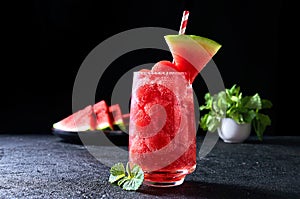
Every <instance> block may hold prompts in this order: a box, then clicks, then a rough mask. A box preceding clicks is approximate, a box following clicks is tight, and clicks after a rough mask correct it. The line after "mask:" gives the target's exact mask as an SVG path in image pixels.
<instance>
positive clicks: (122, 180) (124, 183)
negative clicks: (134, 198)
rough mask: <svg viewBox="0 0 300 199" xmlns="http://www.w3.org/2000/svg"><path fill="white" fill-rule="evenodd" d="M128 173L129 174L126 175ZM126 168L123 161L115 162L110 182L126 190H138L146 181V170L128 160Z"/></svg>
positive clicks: (111, 170)
mask: <svg viewBox="0 0 300 199" xmlns="http://www.w3.org/2000/svg"><path fill="white" fill-rule="evenodd" d="M126 173H127V175H126ZM126 173H125V168H124V165H123V164H122V163H116V164H114V165H113V166H112V167H111V169H110V176H109V180H108V181H109V182H110V183H112V184H115V185H118V186H120V187H122V188H123V189H124V190H128V191H131V190H137V189H138V188H139V187H140V186H141V185H142V183H143V181H144V172H143V170H142V168H141V167H140V166H138V165H137V164H134V165H133V166H132V167H131V164H130V163H129V162H127V165H126Z"/></svg>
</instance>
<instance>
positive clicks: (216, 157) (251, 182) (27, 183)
mask: <svg viewBox="0 0 300 199" xmlns="http://www.w3.org/2000/svg"><path fill="white" fill-rule="evenodd" d="M198 140H201V138H199V139H198ZM200 144H201V143H199V144H198V146H200ZM125 148H126V146H125ZM103 153H108V154H107V155H108V156H109V155H110V154H109V152H103ZM108 177H109V167H107V166H105V165H104V164H102V163H101V162H99V161H98V160H97V159H95V158H94V157H93V156H92V155H91V154H90V153H89V152H88V151H87V150H86V148H85V147H84V146H83V145H80V144H72V143H66V142H64V141H63V140H62V139H61V138H58V137H56V136H54V135H3V134H2V135H0V198H1V199H2V198H4V199H5V198H122V199H127V198H176V199H177V198H218V199H219V198H231V199H232V198H264V199H267V198H281V199H282V198H289V199H292V198H299V196H300V137H265V139H264V141H263V142H262V143H260V142H258V141H257V140H256V139H255V138H250V139H248V140H247V141H246V142H245V143H242V144H226V143H224V142H223V141H221V140H220V141H219V142H218V143H217V145H216V146H215V147H214V149H213V150H212V151H211V153H209V154H208V155H207V156H206V157H205V158H204V159H201V160H200V159H199V158H198V162H197V169H196V171H195V172H194V173H193V174H190V175H188V176H187V178H186V180H185V182H184V183H183V184H182V185H181V186H178V187H172V188H153V187H147V186H145V185H142V186H141V187H140V189H139V190H138V191H131V192H129V191H124V190H122V189H121V188H119V187H116V186H112V185H111V184H109V183H108Z"/></svg>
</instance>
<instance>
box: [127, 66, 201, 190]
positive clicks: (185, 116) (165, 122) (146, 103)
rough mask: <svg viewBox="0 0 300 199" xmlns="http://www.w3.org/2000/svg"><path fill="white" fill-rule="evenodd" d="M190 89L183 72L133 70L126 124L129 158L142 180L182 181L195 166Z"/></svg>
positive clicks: (155, 183)
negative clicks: (143, 177)
mask: <svg viewBox="0 0 300 199" xmlns="http://www.w3.org/2000/svg"><path fill="white" fill-rule="evenodd" d="M193 100H194V98H193V88H192V85H191V83H189V81H188V80H186V73H184V72H153V71H150V72H134V75H133V86H132V98H131V107H130V124H129V161H130V162H132V163H135V164H138V165H140V166H141V167H142V169H143V171H144V176H145V179H144V183H145V184H147V185H151V186H159V187H168V186H176V185H180V184H182V183H183V181H184V178H185V176H186V175H187V174H190V173H192V172H193V171H194V170H195V168H196V125H195V112H194V101H193Z"/></svg>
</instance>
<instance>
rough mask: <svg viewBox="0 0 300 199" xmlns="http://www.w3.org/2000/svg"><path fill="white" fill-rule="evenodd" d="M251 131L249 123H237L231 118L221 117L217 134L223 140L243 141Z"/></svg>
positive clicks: (230, 141) (228, 141)
mask: <svg viewBox="0 0 300 199" xmlns="http://www.w3.org/2000/svg"><path fill="white" fill-rule="evenodd" d="M250 132H251V123H246V124H238V123H236V122H235V121H234V120H233V119H231V118H223V119H222V121H221V127H220V128H218V134H219V136H220V138H222V140H223V141H224V142H227V143H241V142H244V141H245V140H246V139H247V138H248V137H249V136H250Z"/></svg>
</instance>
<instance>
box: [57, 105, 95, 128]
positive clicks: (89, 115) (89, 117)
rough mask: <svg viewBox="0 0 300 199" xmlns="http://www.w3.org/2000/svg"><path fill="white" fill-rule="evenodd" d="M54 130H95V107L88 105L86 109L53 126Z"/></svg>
mask: <svg viewBox="0 0 300 199" xmlns="http://www.w3.org/2000/svg"><path fill="white" fill-rule="evenodd" d="M53 128H54V129H58V130H62V131H70V132H78V131H87V130H95V128H96V116H95V114H94V111H93V107H92V106H91V105H88V106H87V107H85V108H84V109H81V110H79V111H77V112H75V113H73V114H72V115H70V116H68V117H66V118H64V119H62V120H61V121H59V122H57V123H55V124H53Z"/></svg>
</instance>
